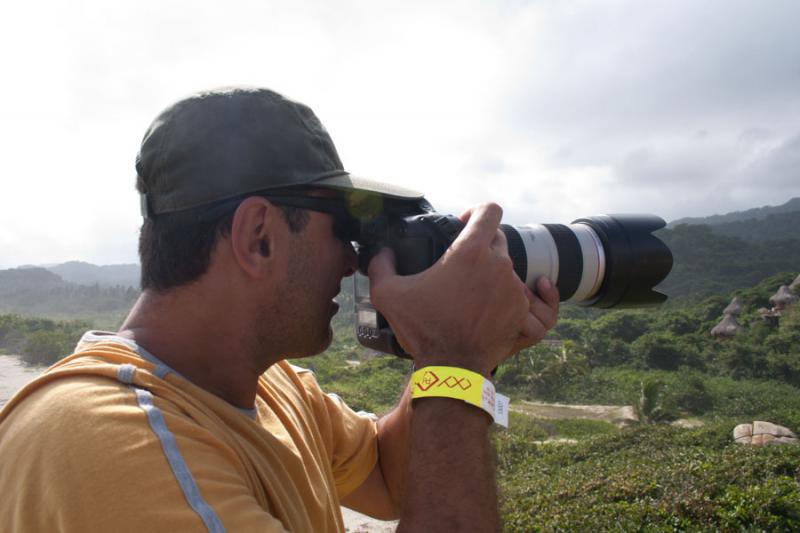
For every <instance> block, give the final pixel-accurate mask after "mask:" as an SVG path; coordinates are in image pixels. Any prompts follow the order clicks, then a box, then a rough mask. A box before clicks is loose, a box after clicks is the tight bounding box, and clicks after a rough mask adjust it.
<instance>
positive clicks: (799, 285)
mask: <svg viewBox="0 0 800 533" xmlns="http://www.w3.org/2000/svg"><path fill="white" fill-rule="evenodd" d="M789 290H790V291H791V292H792V293H794V294H800V274H798V275H797V277H796V278H794V281H793V282H792V284H791V285H789Z"/></svg>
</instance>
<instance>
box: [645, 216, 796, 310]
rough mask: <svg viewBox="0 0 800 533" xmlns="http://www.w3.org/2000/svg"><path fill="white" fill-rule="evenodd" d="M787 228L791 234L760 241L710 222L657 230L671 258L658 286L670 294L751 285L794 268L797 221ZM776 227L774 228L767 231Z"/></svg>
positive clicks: (724, 290)
mask: <svg viewBox="0 0 800 533" xmlns="http://www.w3.org/2000/svg"><path fill="white" fill-rule="evenodd" d="M789 228H790V229H788V230H787V231H788V232H789V234H791V235H793V238H785V239H781V240H770V241H760V242H748V241H745V240H743V239H742V238H741V237H738V236H728V235H719V234H717V233H715V232H714V230H713V229H712V228H711V227H710V226H688V225H679V226H676V227H675V228H673V229H663V230H659V231H658V232H656V234H657V235H658V237H659V238H661V239H662V240H663V241H664V242H665V243H666V244H667V245H668V246H669V247H670V249H671V250H672V254H673V256H674V260H675V265H674V267H673V269H672V272H671V273H670V275H669V276H668V277H667V279H666V280H665V281H664V282H663V283H662V284H661V285H660V286H659V288H660V290H662V291H663V292H665V293H666V294H668V295H670V296H672V297H679V296H680V297H685V296H697V295H702V296H707V295H710V294H724V293H727V292H730V291H734V290H736V289H738V288H740V287H750V286H752V285H755V284H756V283H758V282H759V281H761V280H762V279H764V278H766V277H767V276H770V275H772V274H774V273H775V272H781V271H787V270H793V269H796V268H797V265H798V264H800V236H798V235H797V233H796V232H797V230H796V228H797V226H789ZM774 231H775V228H772V230H770V232H768V233H767V234H770V233H771V232H774ZM775 288H777V287H775ZM775 288H773V291H774V290H775Z"/></svg>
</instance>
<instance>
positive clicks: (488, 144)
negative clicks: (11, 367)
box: [0, 0, 800, 268]
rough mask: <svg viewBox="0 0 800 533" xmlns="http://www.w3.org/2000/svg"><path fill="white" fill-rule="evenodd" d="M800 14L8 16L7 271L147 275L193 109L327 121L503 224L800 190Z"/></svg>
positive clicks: (305, 9) (355, 152) (459, 203)
mask: <svg viewBox="0 0 800 533" xmlns="http://www.w3.org/2000/svg"><path fill="white" fill-rule="evenodd" d="M798 21H800V2H798V1H796V0H785V1H777V0H752V1H733V0H718V1H713V0H705V1H702V2H700V1H697V0H670V1H660V2H656V1H642V0H638V1H637V0H619V1H613V0H609V1H568V0H559V1H531V2H526V1H522V0H514V1H499V0H498V1H492V2H477V1H464V0H460V1H452V2H435V1H409V0H406V1H403V2H397V1H394V2H381V1H376V0H343V1H322V0H320V1H300V0H294V1H292V2H276V1H270V0H258V1H247V2H245V1H238V2H235V1H231V2H225V3H222V2H209V1H206V0H192V1H172V2H167V1H163V0H161V1H150V0H137V1H136V2H122V1H120V2H107V1H106V2H103V1H99V0H84V1H79V0H73V1H71V2H57V1H55V0H47V1H36V0H31V1H28V2H5V3H3V7H0V58H2V63H0V64H2V67H3V84H2V86H0V147H2V148H0V150H2V152H0V154H1V155H2V157H1V158H0V165H1V166H0V180H2V181H0V185H1V188H0V267H4V268H7V267H12V266H17V265H20V264H41V263H56V262H62V261H67V260H72V259H78V260H84V261H90V262H94V263H98V264H111V263H124V262H134V261H136V238H137V233H138V228H139V225H140V222H141V219H140V217H139V211H138V198H137V195H136V194H135V190H134V185H133V184H134V166H133V163H134V158H135V155H136V151H137V149H138V145H139V142H140V140H141V137H142V135H143V133H144V131H145V129H146V128H147V126H148V124H149V123H150V121H151V120H152V119H153V118H154V117H155V116H156V115H157V114H158V112H160V111H161V110H162V109H163V108H164V107H166V106H167V105H169V104H170V103H172V102H173V101H175V100H177V99H178V98H180V97H182V96H184V95H186V94H189V93H191V92H194V91H197V90H200V89H208V88H212V87H217V86H223V85H234V84H246V85H257V86H265V87H270V88H272V89H275V90H277V91H279V92H282V93H284V94H286V95H287V96H290V97H292V98H294V99H296V100H300V101H302V102H304V103H306V104H308V105H309V106H311V107H312V108H313V109H314V110H315V112H316V113H317V115H318V116H319V117H320V118H321V120H322V121H323V123H324V124H325V125H326V126H327V128H328V130H329V132H330V133H331V135H332V136H333V138H334V141H335V142H336V144H337V147H338V149H339V153H340V155H341V157H342V159H343V161H344V164H345V167H346V168H347V169H348V170H350V171H351V172H353V173H354V174H358V175H363V176H367V177H371V178H376V179H382V180H385V181H391V182H395V183H398V184H402V185H406V186H408V187H411V188H416V189H418V190H421V191H424V192H425V193H426V195H427V196H428V198H429V199H430V200H431V202H432V203H433V204H434V206H436V207H437V208H438V210H439V211H442V212H448V213H455V212H460V211H461V210H462V209H463V208H465V207H467V206H469V205H471V204H474V203H477V202H480V201H484V200H494V201H497V202H499V203H500V204H501V205H503V206H504V208H505V213H506V215H505V220H506V221H507V222H510V223H514V224H523V223H526V222H569V221H571V220H573V219H575V218H578V217H581V216H586V215H592V214H599V213H610V212H611V213H613V212H651V213H655V214H659V215H661V216H662V217H664V218H665V219H667V220H673V219H675V218H679V217H683V216H703V215H710V214H714V213H724V212H728V211H733V210H739V209H747V208H751V207H756V206H761V205H777V204H781V203H784V202H785V201H787V200H788V199H790V198H792V197H793V196H800V32H799V31H798Z"/></svg>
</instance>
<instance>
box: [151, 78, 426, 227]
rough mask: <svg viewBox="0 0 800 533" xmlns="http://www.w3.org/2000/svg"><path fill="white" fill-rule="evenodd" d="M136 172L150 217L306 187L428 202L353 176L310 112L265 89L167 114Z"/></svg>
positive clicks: (188, 101) (207, 95) (221, 92)
mask: <svg viewBox="0 0 800 533" xmlns="http://www.w3.org/2000/svg"><path fill="white" fill-rule="evenodd" d="M136 173H137V180H136V187H137V189H138V190H139V193H140V194H141V206H142V215H143V216H145V217H148V216H154V215H159V214H162V213H171V212H175V211H182V210H184V209H191V208H193V207H198V206H202V205H206V204H210V203H214V202H217V201H220V200H226V199H229V198H235V197H237V196H242V195H246V194H249V193H256V192H258V191H264V190H268V189H277V188H286V187H293V186H301V185H312V186H315V187H328V188H334V189H341V190H358V191H366V192H369V193H376V194H379V195H381V196H388V197H391V198H399V199H419V198H422V197H423V195H422V193H419V192H417V191H413V190H410V189H405V188H403V187H398V186H395V185H392V184H388V183H382V182H379V181H375V180H370V179H364V178H358V177H356V176H352V175H350V174H349V173H348V172H347V171H345V170H344V168H343V166H342V162H341V160H340V159H339V154H338V153H337V152H336V147H335V146H334V145H333V141H332V140H331V138H330V135H328V132H327V131H326V130H325V127H324V126H323V125H322V123H321V122H320V121H319V119H318V118H317V117H316V115H314V112H313V111H311V109H310V108H309V107H307V106H305V105H303V104H301V103H299V102H295V101H292V100H290V99H288V98H285V97H284V96H282V95H280V94H278V93H276V92H274V91H271V90H269V89H262V88H245V87H232V88H224V89H217V90H213V91H207V92H202V93H197V94H194V95H192V96H190V97H188V98H185V99H183V100H180V101H179V102H177V103H175V104H173V105H171V106H170V107H168V108H167V109H165V110H164V111H163V112H162V113H161V114H160V115H159V116H158V117H157V118H156V119H155V120H154V121H153V123H152V124H151V125H150V127H149V128H148V130H147V132H146V133H145V135H144V139H143V140H142V145H141V148H140V149H139V153H138V154H137V156H136Z"/></svg>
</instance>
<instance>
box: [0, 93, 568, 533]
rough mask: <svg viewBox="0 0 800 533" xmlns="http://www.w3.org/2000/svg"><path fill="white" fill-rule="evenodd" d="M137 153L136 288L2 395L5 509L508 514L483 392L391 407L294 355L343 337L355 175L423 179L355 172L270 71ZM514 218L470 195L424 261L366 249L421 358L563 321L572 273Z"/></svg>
mask: <svg viewBox="0 0 800 533" xmlns="http://www.w3.org/2000/svg"><path fill="white" fill-rule="evenodd" d="M136 168H137V174H138V177H137V188H138V190H139V191H140V193H141V194H142V207H143V213H144V215H145V221H144V224H143V226H142V232H141V238H140V256H141V261H142V289H143V291H142V294H141V297H140V298H139V300H138V301H137V302H136V304H135V306H134V308H133V309H132V310H131V312H130V315H129V316H128V317H127V319H126V320H125V322H124V323H123V324H122V326H121V328H120V330H119V331H118V332H117V333H116V334H106V333H102V332H89V333H87V334H86V335H85V336H84V338H83V339H82V340H81V342H80V343H79V344H78V347H77V350H76V353H75V354H73V355H72V356H70V357H68V358H66V359H65V360H63V361H62V362H60V363H59V364H57V365H55V366H54V367H52V368H51V369H49V370H48V371H47V372H46V373H45V374H44V375H43V376H42V377H41V378H39V379H38V380H37V381H35V382H34V383H32V384H31V385H29V386H28V387H26V388H25V389H23V390H22V391H21V392H20V393H19V394H18V395H17V396H15V397H14V398H13V399H12V400H11V401H10V402H9V403H8V404H7V406H6V407H5V409H4V410H3V411H2V413H0V491H2V494H3V498H2V499H0V529H2V530H3V531H182V532H183V531H204V530H208V531H237V532H238V531H343V530H344V527H343V523H342V518H341V513H340V511H339V505H340V504H344V505H346V506H348V507H352V508H353V509H356V510H361V511H363V512H366V513H368V514H371V515H373V516H377V517H381V518H392V517H396V516H399V517H400V526H399V530H404V531H468V530H472V531H491V530H493V529H496V528H497V527H498V518H497V503H496V495H495V492H494V490H495V489H494V472H493V465H492V462H493V458H492V454H491V448H490V444H489V440H488V428H489V425H490V422H491V420H490V418H489V417H488V416H487V414H486V413H484V412H483V411H482V410H481V409H479V408H477V407H475V406H474V405H470V404H469V403H467V402H465V401H461V400H459V399H453V398H445V397H429V398H419V399H415V400H413V402H412V399H411V397H410V394H409V392H408V391H406V392H405V393H404V394H403V396H402V399H401V400H400V401H399V403H398V405H397V407H396V408H395V409H394V410H393V411H392V412H391V413H389V414H388V415H386V416H384V417H383V418H382V419H381V420H380V421H379V422H377V423H375V422H374V421H373V419H372V418H370V417H367V416H363V415H359V414H356V413H354V412H353V411H351V410H350V409H349V408H347V406H346V405H344V404H343V402H342V401H341V400H339V399H337V398H335V397H331V396H327V395H325V394H323V393H322V392H321V391H320V389H319V387H318V386H317V384H316V383H315V381H314V379H313V375H311V373H310V372H308V371H304V370H302V369H299V368H296V367H293V366H291V365H289V364H288V363H287V362H286V361H285V360H284V359H285V358H287V357H304V356H309V355H313V354H317V353H320V352H321V351H323V350H324V349H325V348H326V347H327V346H328V344H329V343H330V341H331V334H332V333H331V329H330V320H331V318H332V317H333V315H334V314H335V313H336V309H337V306H336V304H335V303H334V302H333V301H332V299H333V298H334V297H335V296H336V294H337V293H338V292H339V290H340V283H341V281H342V278H344V277H346V276H349V275H351V274H353V273H354V271H355V269H356V256H355V253H354V250H353V248H352V246H351V243H350V242H349V239H348V235H347V234H346V232H343V230H342V228H343V227H346V226H347V224H348V223H349V222H351V220H350V219H349V218H348V216H347V215H346V208H347V206H348V205H350V204H349V203H348V202H349V201H350V200H352V195H354V194H356V195H358V194H361V195H363V194H371V195H379V196H380V197H385V198H395V199H404V198H405V199H415V198H419V197H420V195H419V194H417V193H414V192H412V191H408V190H405V189H400V188H396V187H391V186H388V185H386V184H381V183H376V182H371V181H368V180H359V179H357V178H353V177H351V176H350V175H349V174H347V173H346V172H345V171H344V170H343V168H342V164H341V162H340V161H339V158H338V155H337V153H336V150H335V148H334V146H333V143H332V142H331V140H330V137H329V136H328V134H327V132H326V131H325V129H324V128H323V127H322V125H321V124H320V122H319V121H318V119H317V118H316V117H315V116H314V114H313V113H312V112H311V110H310V109H308V108H307V107H305V106H303V105H302V104H299V103H296V102H292V101H290V100H288V99H285V98H284V97H282V96H280V95H278V94H277V93H274V92H272V91H268V90H265V89H228V90H220V91H214V92H209V93H203V94H198V95H195V96H192V97H190V98H187V99H185V100H183V101H180V102H178V103H176V104H175V105H173V106H171V107H170V108H168V109H167V110H165V111H164V112H163V113H162V114H161V115H160V116H159V117H158V118H157V119H156V120H155V121H154V122H153V124H152V125H151V127H150V129H149V130H148V131H147V133H146V135H145V137H144V140H143V142H142V146H141V149H140V152H139V156H138V157H137V165H136ZM97 200H98V201H104V200H105V199H104V198H103V197H102V196H101V195H98V197H97ZM343 213H344V214H343ZM500 217H501V212H500V209H499V208H498V207H497V206H495V205H483V206H479V207H477V208H474V209H472V210H470V211H467V212H466V213H465V214H464V215H463V217H462V220H464V221H465V222H466V227H465V229H464V230H463V232H462V233H461V234H460V236H459V237H458V239H457V240H456V241H455V242H454V244H453V245H452V246H451V248H450V249H449V250H448V251H447V253H446V254H445V256H444V257H443V258H442V259H441V260H440V261H439V262H437V263H436V264H435V265H434V266H432V267H431V268H429V269H428V270H426V271H424V272H422V273H420V274H417V275H414V276H397V275H396V274H395V272H394V266H393V265H394V263H393V257H392V254H391V252H390V251H388V250H383V251H382V252H380V253H379V254H378V255H377V256H376V257H375V258H374V259H373V260H372V262H371V263H370V265H369V276H370V280H371V298H372V301H373V303H374V305H375V306H376V307H377V308H378V309H379V310H380V311H381V312H382V313H383V314H384V315H385V316H386V317H387V319H388V320H389V322H390V323H391V325H392V327H393V329H394V331H395V333H396V335H397V337H398V339H399V340H400V342H401V344H402V346H403V347H404V348H405V349H406V351H408V352H409V353H410V354H411V355H412V356H413V358H414V362H415V365H416V368H417V369H421V370H423V371H424V370H425V369H426V368H427V369H433V368H434V367H437V368H439V367H449V368H451V369H452V368H455V369H456V370H455V371H457V372H462V373H464V372H473V373H472V374H469V376H471V377H472V378H476V376H477V378H476V379H481V376H484V377H486V378H487V379H488V377H489V375H490V372H491V370H492V369H493V368H495V367H496V366H497V365H498V364H499V363H500V362H502V361H503V359H505V358H506V357H508V356H509V355H510V354H512V353H515V352H516V351H518V350H519V349H521V348H523V347H526V346H529V345H531V344H533V343H534V342H536V341H538V340H540V339H541V338H542V337H543V336H544V335H545V333H546V331H547V330H548V329H549V328H551V327H552V326H553V325H554V323H555V319H556V311H557V302H558V294H557V291H556V290H555V289H554V288H553V287H552V286H551V285H550V284H549V283H548V282H547V281H546V280H541V281H540V283H539V285H538V286H537V292H538V296H535V295H534V294H533V293H531V291H530V290H528V289H527V287H525V286H524V284H522V282H521V281H520V280H519V279H518V278H517V277H516V276H515V275H514V273H513V270H512V265H511V261H510V259H509V257H508V253H507V247H506V243H505V240H504V238H503V236H502V233H501V232H499V231H498V224H499V221H500ZM437 371H438V370H437ZM459 375H461V374H459ZM463 375H467V374H463Z"/></svg>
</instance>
